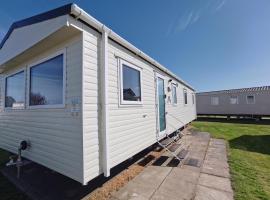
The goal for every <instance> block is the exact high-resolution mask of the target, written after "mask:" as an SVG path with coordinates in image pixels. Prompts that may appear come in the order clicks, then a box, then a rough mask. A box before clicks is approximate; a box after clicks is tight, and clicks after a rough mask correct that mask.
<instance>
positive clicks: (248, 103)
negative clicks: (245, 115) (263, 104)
mask: <svg viewBox="0 0 270 200" xmlns="http://www.w3.org/2000/svg"><path fill="white" fill-rule="evenodd" d="M248 96H253V100H254V101H253V103H249V102H248ZM246 102H247V104H249V105H252V104H255V103H256V99H255V95H254V94H250V95H246Z"/></svg>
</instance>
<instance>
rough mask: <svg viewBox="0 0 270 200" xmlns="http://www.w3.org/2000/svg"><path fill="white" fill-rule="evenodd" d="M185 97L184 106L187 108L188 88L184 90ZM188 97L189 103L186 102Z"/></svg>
mask: <svg viewBox="0 0 270 200" xmlns="http://www.w3.org/2000/svg"><path fill="white" fill-rule="evenodd" d="M185 95H186V96H185ZM183 97H184V98H183V99H184V105H185V106H187V105H188V92H187V89H186V88H184V89H183ZM186 97H187V102H186Z"/></svg>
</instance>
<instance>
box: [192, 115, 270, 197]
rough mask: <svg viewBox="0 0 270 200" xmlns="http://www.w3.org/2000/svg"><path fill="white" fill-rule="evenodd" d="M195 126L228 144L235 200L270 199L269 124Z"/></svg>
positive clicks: (226, 123) (197, 123)
mask: <svg viewBox="0 0 270 200" xmlns="http://www.w3.org/2000/svg"><path fill="white" fill-rule="evenodd" d="M192 125H193V126H194V127H195V128H196V129H198V130H200V131H207V132H209V133H211V135H212V137H215V138H222V139H225V140H227V141H228V146H229V149H228V153H229V165H230V171H231V175H232V182H233V183H232V184H233V188H234V191H235V199H236V200H259V199H260V200H269V199H270V125H262V124H245V121H242V123H241V122H239V121H238V122H237V121H232V122H231V123H228V122H227V121H226V120H223V121H220V122H206V121H196V122H193V123H192Z"/></svg>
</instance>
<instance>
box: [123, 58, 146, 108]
mask: <svg viewBox="0 0 270 200" xmlns="http://www.w3.org/2000/svg"><path fill="white" fill-rule="evenodd" d="M120 68H121V70H120V71H121V103H122V104H141V102H142V88H141V69H140V68H138V67H136V66H134V65H132V64H130V63H128V62H125V61H121V66H120Z"/></svg>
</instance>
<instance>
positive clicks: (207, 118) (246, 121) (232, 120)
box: [196, 117, 270, 125]
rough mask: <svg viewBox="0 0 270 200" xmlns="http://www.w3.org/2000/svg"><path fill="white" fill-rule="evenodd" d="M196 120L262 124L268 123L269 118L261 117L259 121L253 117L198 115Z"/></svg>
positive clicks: (269, 121) (269, 122) (269, 123)
mask: <svg viewBox="0 0 270 200" xmlns="http://www.w3.org/2000/svg"><path fill="white" fill-rule="evenodd" d="M196 121H202V122H222V123H236V124H263V125H270V119H262V120H260V121H256V120H255V119H236V118H231V119H229V120H227V119H226V118H221V117H198V118H197V120H196Z"/></svg>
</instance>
